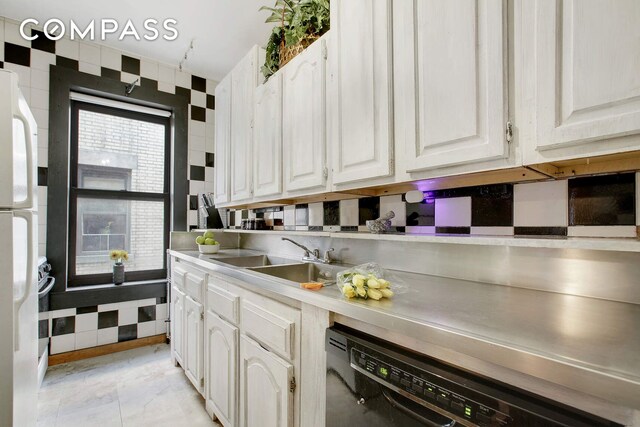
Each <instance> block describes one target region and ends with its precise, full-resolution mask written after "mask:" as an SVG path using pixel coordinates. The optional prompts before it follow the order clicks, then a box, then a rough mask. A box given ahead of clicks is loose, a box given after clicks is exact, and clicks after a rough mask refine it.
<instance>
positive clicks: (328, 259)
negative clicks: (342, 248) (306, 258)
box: [322, 248, 335, 264]
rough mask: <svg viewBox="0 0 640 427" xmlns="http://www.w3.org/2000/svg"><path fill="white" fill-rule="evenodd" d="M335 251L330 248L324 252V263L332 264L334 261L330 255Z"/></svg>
mask: <svg viewBox="0 0 640 427" xmlns="http://www.w3.org/2000/svg"><path fill="white" fill-rule="evenodd" d="M333 251H335V249H334V248H329V249H327V250H326V251H324V258H323V259H322V261H323V262H325V263H327V264H329V263H331V261H332V259H331V255H330V253H331V252H333Z"/></svg>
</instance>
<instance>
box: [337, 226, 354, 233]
mask: <svg viewBox="0 0 640 427" xmlns="http://www.w3.org/2000/svg"><path fill="white" fill-rule="evenodd" d="M340 231H346V232H352V231H358V226H357V225H342V226H340Z"/></svg>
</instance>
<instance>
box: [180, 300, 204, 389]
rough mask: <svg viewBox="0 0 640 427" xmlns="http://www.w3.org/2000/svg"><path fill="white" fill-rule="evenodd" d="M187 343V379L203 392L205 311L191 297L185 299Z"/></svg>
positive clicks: (185, 366) (185, 367)
mask: <svg viewBox="0 0 640 427" xmlns="http://www.w3.org/2000/svg"><path fill="white" fill-rule="evenodd" d="M184 310H185V334H184V336H185V342H184V361H185V363H184V369H185V373H186V374H187V378H189V380H190V381H191V382H192V383H193V386H194V387H195V388H196V389H197V390H198V391H200V392H202V385H203V384H202V383H203V379H204V375H203V374H204V373H203V364H204V363H203V358H204V357H203V356H204V347H203V328H204V311H203V308H202V304H200V303H199V302H197V301H195V300H193V299H192V298H191V297H190V296H186V297H185V304H184Z"/></svg>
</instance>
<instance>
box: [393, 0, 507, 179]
mask: <svg viewBox="0 0 640 427" xmlns="http://www.w3.org/2000/svg"><path fill="white" fill-rule="evenodd" d="M505 5H506V2H505V1H502V0H490V1H484V0H397V1H394V3H393V7H394V10H393V14H394V27H393V28H394V46H395V51H394V55H395V56H394V63H395V67H394V82H395V88H396V96H395V100H396V103H395V105H396V111H395V119H396V122H395V126H396V137H397V138H399V139H400V141H399V142H400V144H402V145H404V147H405V154H406V170H407V172H416V171H422V170H429V169H436V168H440V167H445V166H454V165H461V164H468V163H473V162H481V161H487V160H496V159H500V158H506V157H508V155H509V147H508V143H507V141H506V138H505V128H506V122H507V110H508V104H507V90H508V89H507V88H508V85H507V75H508V72H507V49H506V46H507V38H506V37H507V32H506V6H505Z"/></svg>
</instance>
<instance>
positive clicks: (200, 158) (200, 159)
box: [189, 150, 206, 166]
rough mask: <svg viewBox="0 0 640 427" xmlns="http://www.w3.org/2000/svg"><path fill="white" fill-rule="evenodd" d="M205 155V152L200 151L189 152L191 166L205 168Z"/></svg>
mask: <svg viewBox="0 0 640 427" xmlns="http://www.w3.org/2000/svg"><path fill="white" fill-rule="evenodd" d="M205 160H206V157H205V154H204V151H200V150H189V164H190V165H193V166H204V165H205Z"/></svg>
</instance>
